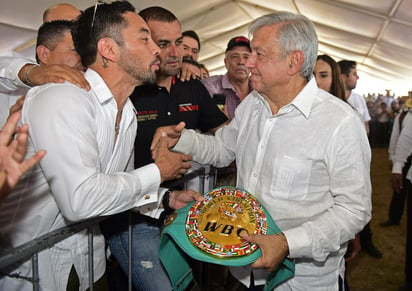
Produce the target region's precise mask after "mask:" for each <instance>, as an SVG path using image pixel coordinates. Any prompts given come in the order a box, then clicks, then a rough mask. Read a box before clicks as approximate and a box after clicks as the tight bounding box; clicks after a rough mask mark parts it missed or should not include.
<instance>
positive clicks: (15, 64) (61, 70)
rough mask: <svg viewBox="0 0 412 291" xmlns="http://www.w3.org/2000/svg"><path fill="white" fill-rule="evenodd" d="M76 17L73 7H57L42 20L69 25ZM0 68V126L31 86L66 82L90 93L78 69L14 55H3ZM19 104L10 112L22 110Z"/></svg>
mask: <svg viewBox="0 0 412 291" xmlns="http://www.w3.org/2000/svg"><path fill="white" fill-rule="evenodd" d="M79 15H80V11H79V10H78V9H77V8H76V7H74V6H73V5H71V4H67V3H60V4H56V5H53V6H51V7H49V8H48V9H47V10H46V11H45V12H44V14H43V20H44V22H50V21H54V20H70V21H71V20H74V19H75V18H77V17H78V16H79ZM70 38H71V36H70ZM49 49H50V48H49ZM0 68H1V69H0V126H1V125H2V124H4V123H5V121H6V120H7V117H8V115H9V108H10V107H12V106H13V105H14V104H15V103H16V101H17V100H18V99H19V98H20V97H22V96H23V95H25V94H26V92H27V90H28V89H29V88H31V87H33V86H38V85H43V84H46V83H49V82H56V83H61V82H64V81H69V82H71V83H73V84H76V85H78V86H79V87H81V88H84V89H86V90H88V89H89V84H88V83H87V81H86V80H85V79H84V76H83V73H82V72H79V71H78V70H77V69H73V68H71V67H69V66H61V65H59V64H53V63H50V64H47V65H44V66H38V65H37V64H36V63H35V62H34V60H32V59H30V58H23V57H20V56H18V55H16V54H15V53H11V54H7V55H2V56H1V57H0ZM22 100H23V99H22ZM22 100H21V101H20V102H19V104H17V106H15V108H14V109H13V110H16V109H20V108H21V104H22Z"/></svg>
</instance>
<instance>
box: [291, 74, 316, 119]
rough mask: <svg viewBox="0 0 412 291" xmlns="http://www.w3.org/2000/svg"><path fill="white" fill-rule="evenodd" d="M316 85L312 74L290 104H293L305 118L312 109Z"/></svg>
mask: <svg viewBox="0 0 412 291" xmlns="http://www.w3.org/2000/svg"><path fill="white" fill-rule="evenodd" d="M318 90H319V88H318V85H317V84H316V80H315V78H314V77H313V76H312V78H311V79H310V81H309V82H308V83H307V84H306V86H305V87H303V89H302V90H301V91H300V92H299V94H298V95H297V96H296V97H295V98H294V99H293V100H292V102H291V104H292V105H293V106H295V107H296V108H297V109H298V110H299V111H300V112H301V113H302V114H303V115H304V116H305V117H306V118H308V117H309V115H310V112H311V110H312V104H313V102H314V100H315V98H316V96H317V94H318Z"/></svg>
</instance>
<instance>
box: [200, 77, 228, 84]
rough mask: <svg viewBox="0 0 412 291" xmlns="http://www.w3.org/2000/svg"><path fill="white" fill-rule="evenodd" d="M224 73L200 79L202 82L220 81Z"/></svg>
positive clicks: (212, 82)
mask: <svg viewBox="0 0 412 291" xmlns="http://www.w3.org/2000/svg"><path fill="white" fill-rule="evenodd" d="M223 77H224V75H215V76H210V77H207V78H205V79H202V83H203V84H214V83H221V82H222V79H223Z"/></svg>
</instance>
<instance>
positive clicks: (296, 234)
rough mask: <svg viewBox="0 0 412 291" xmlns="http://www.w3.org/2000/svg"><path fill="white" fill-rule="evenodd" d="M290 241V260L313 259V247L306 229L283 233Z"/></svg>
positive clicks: (301, 228) (295, 229) (297, 228)
mask: <svg viewBox="0 0 412 291" xmlns="http://www.w3.org/2000/svg"><path fill="white" fill-rule="evenodd" d="M283 234H284V235H285V237H286V240H287V241H288V246H289V257H290V258H302V257H306V258H310V257H312V247H311V241H310V239H309V236H308V235H307V233H306V230H305V228H303V227H296V228H292V229H289V230H285V231H283Z"/></svg>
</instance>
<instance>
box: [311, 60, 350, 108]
mask: <svg viewBox="0 0 412 291" xmlns="http://www.w3.org/2000/svg"><path fill="white" fill-rule="evenodd" d="M316 60H322V61H324V62H326V63H327V64H328V65H329V66H330V67H331V69H332V86H331V87H330V92H329V93H330V94H332V95H334V96H336V97H338V98H339V99H342V100H344V101H346V98H345V87H344V86H343V82H342V79H341V77H340V68H339V65H338V63H336V61H335V60H334V59H332V58H331V57H330V56H328V55H319V56H318V57H317V58H316Z"/></svg>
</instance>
